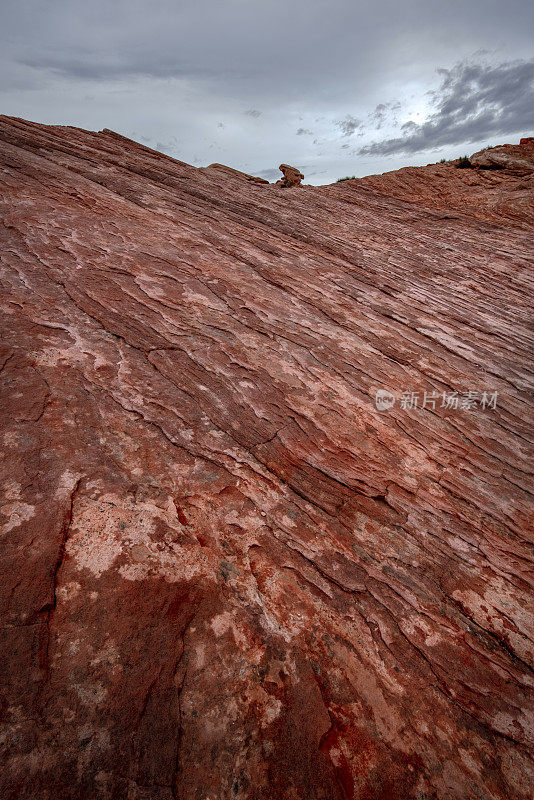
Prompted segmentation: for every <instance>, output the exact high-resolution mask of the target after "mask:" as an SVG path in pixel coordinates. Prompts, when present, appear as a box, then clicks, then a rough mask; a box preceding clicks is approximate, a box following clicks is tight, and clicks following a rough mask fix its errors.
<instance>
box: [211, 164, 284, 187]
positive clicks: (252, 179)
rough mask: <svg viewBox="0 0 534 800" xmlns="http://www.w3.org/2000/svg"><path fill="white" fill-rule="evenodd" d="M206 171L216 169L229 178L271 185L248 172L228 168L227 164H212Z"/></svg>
mask: <svg viewBox="0 0 534 800" xmlns="http://www.w3.org/2000/svg"><path fill="white" fill-rule="evenodd" d="M204 169H207V170H208V169H209V170H212V169H216V170H219V171H220V172H223V173H224V174H225V175H227V176H231V177H235V178H244V179H245V180H247V181H250V182H251V183H269V181H266V180H265V178H258V177H257V176H256V175H248V174H247V173H246V172H241V171H240V170H238V169H233V167H227V166H226V165H225V164H210V165H209V167H204Z"/></svg>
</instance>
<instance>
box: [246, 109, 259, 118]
mask: <svg viewBox="0 0 534 800" xmlns="http://www.w3.org/2000/svg"><path fill="white" fill-rule="evenodd" d="M245 114H246V115H247V117H254V118H255V119H256V118H257V117H261V111H258V109H257V108H249V109H248V110H247V111H245Z"/></svg>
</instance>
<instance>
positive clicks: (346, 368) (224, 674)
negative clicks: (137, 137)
mask: <svg viewBox="0 0 534 800" xmlns="http://www.w3.org/2000/svg"><path fill="white" fill-rule="evenodd" d="M0 170H1V172H0V179H1V181H2V193H1V205H2V227H1V228H0V238H1V261H2V272H1V284H2V292H1V297H0V302H1V306H2V312H3V313H2V340H1V341H2V350H1V358H0V366H1V375H0V381H1V384H2V397H3V404H2V414H3V418H2V434H1V435H2V444H3V462H2V467H1V475H0V484H1V489H2V493H3V494H2V500H1V504H0V511H1V513H2V517H1V518H0V521H1V522H2V540H1V541H2V547H3V550H2V560H1V562H0V563H1V582H2V589H3V591H2V595H3V601H2V636H3V645H4V657H3V659H2V671H3V675H2V701H1V705H0V708H1V715H2V738H1V742H2V764H3V768H2V771H1V774H0V787H1V788H0V791H1V795H2V797H3V798H13V800H14V799H15V798H17V800H18V799H19V798H21V799H27V800H29V799H30V798H31V800H52V798H53V799H54V800H63V799H64V798H65V799H66V798H68V799H69V800H74V799H76V800H77V799H78V798H84V800H85V799H86V798H105V799H106V800H108V799H111V800H115V798H117V799H118V798H121V800H122V798H131V799H132V800H171V798H180V800H193V799H194V800H198V799H199V798H210V799H211V800H215V799H217V800H219V798H224V799H225V800H226V799H227V798H238V799H239V798H241V799H242V800H243V799H245V798H246V799H247V800H248V799H249V798H251V799H254V800H256V799H258V800H259V799H262V798H287V800H289V799H290V798H291V799H292V800H293V799H294V798H312V799H313V800H319V799H320V798H321V799H323V800H326V798H328V799H329V800H330V799H331V800H334V798H335V799H336V800H342V799H345V800H346V798H354V799H356V798H358V800H363V799H364V798H365V800H386V798H388V800H395V799H397V800H400V798H413V799H414V800H415V798H418V799H419V800H421V799H422V798H427V799H428V800H430V798H437V799H439V800H458V799H459V798H462V800H463V799H464V798H473V800H474V798H478V799H480V798H484V800H490V799H491V800H510V799H511V798H527V797H529V794H530V788H531V785H532V784H531V777H530V775H531V773H530V769H531V765H532V761H531V750H530V748H531V744H532V638H533V636H532V615H531V610H532V604H531V600H532V594H531V584H532V574H533V573H532V553H531V550H529V546H530V544H529V543H530V542H531V534H532V528H531V519H532V518H531V512H532V505H531V503H530V500H531V496H530V495H529V491H530V490H531V487H532V459H531V454H532V450H531V448H530V441H531V436H532V424H531V419H532V417H531V413H530V410H529V409H530V408H531V406H530V404H529V394H528V388H529V385H531V381H532V371H531V368H530V364H531V356H532V339H533V337H532V330H531V329H530V327H529V324H530V321H531V299H530V293H531V291H532V275H531V266H532V262H531V255H532V253H531V233H532V216H531V212H529V209H528V202H527V201H529V200H530V202H531V200H532V193H531V191H530V190H529V189H527V188H518V187H519V185H520V184H519V181H520V180H521V179H520V178H518V177H517V176H515V177H514V176H512V175H510V174H508V173H506V171H505V170H502V171H501V170H499V171H495V172H494V171H489V170H488V171H487V172H485V171H480V172H479V173H475V171H472V170H455V169H454V168H451V167H441V166H439V165H436V166H435V167H428V168H419V169H416V170H413V169H412V170H400V171H399V172H398V173H392V174H390V175H389V176H382V177H381V178H377V177H374V178H370V179H363V180H361V181H356V182H346V183H345V184H337V185H335V186H331V187H324V188H319V189H318V188H315V187H303V188H302V191H300V192H297V193H289V194H287V195H286V194H285V193H283V194H280V193H279V192H277V191H275V190H274V189H272V190H271V189H267V188H266V189H265V191H261V192H258V188H257V187H255V186H254V185H251V184H250V183H249V182H248V181H244V180H242V179H241V178H237V177H235V176H234V177H232V176H230V175H226V174H224V173H223V172H221V171H220V170H215V169H214V170H211V171H210V170H209V169H204V170H201V169H198V170H197V169H195V168H193V167H191V166H189V165H187V164H184V163H181V162H178V161H175V160H173V159H172V158H169V157H168V156H164V155H163V154H161V153H156V152H154V151H151V150H149V149H148V148H146V147H143V146H141V145H138V144H136V143H134V142H131V141H129V140H127V139H125V138H124V137H121V136H118V135H116V134H113V133H112V132H109V131H105V132H101V133H90V132H87V131H82V130H79V129H76V128H64V127H47V126H42V125H36V124H32V123H29V122H25V121H22V120H16V119H10V118H6V117H2V118H0ZM475 179H476V181H477V183H476V184H475V183H472V181H473V180H475ZM514 187H515V188H514ZM473 189H474V191H472V190H473ZM388 192H389V196H388ZM403 192H406V195H407V197H408V202H407V201H406V200H404V199H403ZM488 198H489V199H488ZM379 389H387V390H390V391H391V392H393V393H396V394H397V398H398V397H399V394H400V393H401V392H402V391H409V392H418V393H419V398H422V397H423V392H425V391H426V392H427V393H428V394H430V393H433V392H435V393H436V394H438V395H440V396H441V395H442V393H443V392H447V393H450V392H452V391H454V390H457V391H458V392H460V393H462V392H469V391H471V392H477V393H478V399H479V401H480V398H481V396H482V393H483V392H498V401H497V407H496V408H495V409H491V408H489V409H488V408H487V409H486V410H485V411H482V409H480V408H476V409H474V410H471V411H462V410H460V409H457V410H454V409H448V408H446V407H442V406H441V404H440V402H439V400H438V402H437V403H436V407H435V408H432V407H431V405H430V404H429V405H428V406H427V407H426V408H425V409H422V408H417V409H412V410H405V409H403V408H401V407H400V405H399V400H398V399H397V402H396V404H395V406H394V407H393V408H392V409H390V410H389V411H384V412H379V411H377V409H376V407H375V402H374V398H375V394H376V392H377V391H378V390H379ZM529 415H530V416H529ZM529 459H530V460H529Z"/></svg>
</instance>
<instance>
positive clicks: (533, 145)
mask: <svg viewBox="0 0 534 800" xmlns="http://www.w3.org/2000/svg"><path fill="white" fill-rule="evenodd" d="M469 160H470V161H471V164H473V165H474V166H475V167H480V168H482V169H506V170H508V171H509V172H515V173H518V174H519V175H531V174H532V173H533V172H534V138H533V137H530V138H526V139H521V141H520V143H519V146H517V145H513V144H503V145H500V146H499V147H489V148H487V149H486V150H480V151H479V152H478V153H474V154H473V155H472V156H471V158H470V159H469Z"/></svg>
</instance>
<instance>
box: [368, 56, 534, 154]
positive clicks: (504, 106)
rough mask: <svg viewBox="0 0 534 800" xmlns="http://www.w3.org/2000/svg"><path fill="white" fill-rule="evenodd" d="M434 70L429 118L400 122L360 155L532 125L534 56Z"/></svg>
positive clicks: (452, 142)
mask: <svg viewBox="0 0 534 800" xmlns="http://www.w3.org/2000/svg"><path fill="white" fill-rule="evenodd" d="M438 73H439V74H440V75H441V76H442V82H441V86H440V88H439V89H438V91H436V92H432V93H431V96H432V99H433V105H434V106H435V109H436V110H435V112H434V113H433V114H432V115H431V116H430V117H429V119H428V120H426V122H423V123H422V124H419V125H418V124H416V123H415V122H407V123H405V124H404V125H403V126H402V128H403V130H404V135H403V136H400V137H396V138H391V139H385V140H384V141H381V142H373V143H372V144H369V145H366V146H365V147H362V148H360V150H359V151H358V152H359V154H360V155H374V156H388V155H393V154H395V153H418V152H420V151H423V150H434V149H437V148H439V147H441V146H443V145H457V144H462V143H464V142H465V143H471V142H480V141H482V140H484V139H491V138H496V139H499V137H502V136H507V135H511V134H514V133H519V134H521V133H522V132H525V131H529V130H532V128H534V59H533V60H531V61H513V62H506V63H503V64H498V65H497V66H486V65H482V64H476V63H467V62H462V63H460V64H457V65H456V66H455V67H453V68H452V69H450V70H447V69H439V70H438Z"/></svg>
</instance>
